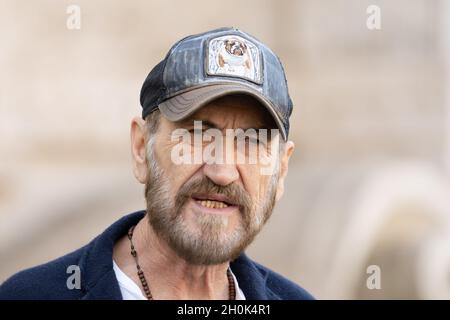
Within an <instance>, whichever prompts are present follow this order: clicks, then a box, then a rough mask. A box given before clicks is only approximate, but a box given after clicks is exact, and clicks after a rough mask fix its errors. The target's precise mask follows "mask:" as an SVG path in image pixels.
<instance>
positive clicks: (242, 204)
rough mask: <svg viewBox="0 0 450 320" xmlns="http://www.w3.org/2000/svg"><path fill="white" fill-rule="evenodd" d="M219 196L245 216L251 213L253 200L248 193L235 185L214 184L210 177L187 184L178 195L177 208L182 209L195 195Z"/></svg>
mask: <svg viewBox="0 0 450 320" xmlns="http://www.w3.org/2000/svg"><path fill="white" fill-rule="evenodd" d="M199 193H200V194H211V193H214V194H219V195H223V196H224V197H226V198H227V199H228V200H229V201H230V202H232V203H233V204H234V205H236V206H238V207H239V209H240V211H241V212H242V213H243V214H245V213H248V212H250V210H251V207H252V200H251V197H250V195H249V194H248V192H247V191H246V190H245V189H244V188H243V187H241V186H240V185H237V184H235V183H233V184H229V185H226V186H221V185H218V184H216V183H214V182H213V181H212V180H211V179H209V178H208V177H202V178H199V179H196V180H192V181H188V182H187V183H185V184H184V185H183V186H182V187H181V188H180V190H179V191H178V193H177V196H176V199H175V206H176V207H177V208H181V207H182V206H183V205H184V204H185V203H186V202H187V201H188V200H189V199H190V198H192V196H193V195H194V194H199Z"/></svg>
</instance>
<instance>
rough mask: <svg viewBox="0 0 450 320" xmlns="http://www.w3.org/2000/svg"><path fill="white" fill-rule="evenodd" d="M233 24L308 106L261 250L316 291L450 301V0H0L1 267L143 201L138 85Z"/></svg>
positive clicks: (45, 253)
mask: <svg viewBox="0 0 450 320" xmlns="http://www.w3.org/2000/svg"><path fill="white" fill-rule="evenodd" d="M73 4H75V5H78V6H79V7H80V9H81V29H80V30H69V29H68V28H67V27H66V20H67V18H68V17H69V15H68V14H67V13H66V9H67V7H68V6H69V5H73ZM369 5H377V6H379V7H380V8H381V29H380V30H369V29H368V28H367V27H366V20H367V18H368V14H367V13H366V9H367V7H368V6H369ZM221 26H234V27H238V28H240V29H243V30H245V31H247V32H249V33H250V34H253V35H254V36H255V37H257V38H259V39H261V40H262V41H264V42H265V43H267V44H268V45H269V46H271V47H272V48H273V49H274V51H275V52H276V53H277V54H278V55H279V56H280V57H281V59H282V61H283V63H284V66H285V69H286V73H287V77H288V82H289V86H290V92H291V96H292V98H293V101H294V105H295V107H294V113H293V116H292V118H291V127H292V131H291V132H292V133H291V138H292V140H294V142H295V143H296V147H297V148H296V153H295V156H294V159H293V160H292V162H291V167H290V171H289V177H288V181H287V190H286V194H285V196H284V198H283V199H282V201H281V202H280V203H279V205H278V206H277V208H276V212H275V213H274V215H273V216H272V218H271V220H270V221H269V223H268V225H267V226H266V228H265V229H264V230H263V232H262V233H261V234H260V235H259V236H258V238H257V239H256V242H255V243H254V244H253V245H252V246H251V248H250V249H249V250H248V253H249V254H250V255H251V256H252V257H253V258H254V259H256V260H257V261H259V262H261V263H263V264H265V265H267V266H269V267H271V268H273V269H274V270H276V271H278V272H280V273H282V274H284V275H286V276H287V277H290V278H291V279H293V280H294V281H296V282H298V283H299V284H301V285H302V286H304V287H305V288H306V289H308V290H309V291H310V292H311V293H312V294H313V295H315V296H316V297H317V298H329V299H339V298H343V299H379V298H388V299H390V298H408V299H411V298H412V299H414V298H418V299H430V298H440V299H445V298H447V299H449V298H450V192H449V171H450V3H449V2H448V1H445V0H441V1H438V0H434V1H427V0H411V1H409V0H397V1H388V0H384V1H376V0H373V1H365V0H339V1H325V0H323V1H317V0H316V1H313V0H301V1H300V0H298V1H279V0H250V1H237V0H228V1H222V2H218V1H217V2H215V1H189V2H188V1H181V0H178V1H143V0H142V1H137V0H133V1H126V2H125V1H118V0H114V1H111V0H108V1H106V0H95V1H92V0H91V1H87V0H72V1H51V0H36V1H25V0H19V1H17V0H14V1H12V0H0V281H4V280H5V279H6V278H7V277H8V276H10V275H11V274H13V273H14V272H16V271H18V270H19V269H23V268H26V267H30V266H32V265H35V264H38V263H42V262H45V261H48V260H50V259H53V258H55V257H57V256H60V255H62V254H64V253H66V252H68V251H70V250H73V249H76V248H78V247H79V246H81V245H83V244H85V243H87V242H88V241H90V240H91V239H92V238H93V237H94V236H95V235H96V234H98V233H99V232H101V231H102V230H103V229H104V228H106V227H107V226H108V225H110V224H111V223H112V222H113V221H115V220H116V219H117V218H119V217H120V216H122V215H124V214H126V213H129V212H132V211H135V210H140V209H142V208H144V198H143V188H142V186H141V185H139V184H138V183H137V182H136V181H135V180H134V177H133V175H132V172H131V161H130V152H129V149H130V147H129V124H130V120H131V118H132V117H133V116H134V115H139V114H140V106H139V90H140V87H141V85H142V82H143V80H144V79H145V77H146V75H147V73H148V72H149V71H150V69H151V68H152V67H153V66H154V65H155V64H156V63H157V62H159V61H160V60H161V59H162V58H163V56H164V55H165V53H166V52H167V50H168V49H169V48H170V46H171V45H172V44H173V43H174V42H175V41H177V40H178V39H179V38H181V37H184V36H186V35H189V34H193V33H198V32H202V31H205V30H209V29H213V28H216V27H221ZM371 265H376V266H379V268H380V270H381V289H379V290H376V289H375V290H369V289H368V288H367V286H366V282H367V279H368V277H370V275H371V274H368V273H367V270H368V269H367V268H368V267H369V266H371Z"/></svg>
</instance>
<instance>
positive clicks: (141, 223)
mask: <svg viewBox="0 0 450 320" xmlns="http://www.w3.org/2000/svg"><path fill="white" fill-rule="evenodd" d="M141 105H142V108H143V111H142V119H141V118H135V119H133V120H132V123H131V147H132V148H131V151H132V158H133V172H134V175H135V177H136V179H137V180H138V181H139V182H140V183H142V184H145V197H146V202H147V210H146V211H145V212H144V211H142V212H137V213H133V214H131V215H128V216H125V217H124V218H122V219H121V220H119V221H118V222H116V223H114V224H113V225H112V226H111V227H109V228H108V229H107V230H106V231H105V232H104V233H102V234H101V235H99V236H98V237H97V238H95V239H94V240H93V241H92V242H91V243H90V244H88V245H87V246H85V247H83V248H81V249H79V250H77V251H75V252H73V253H70V254H68V255H66V256H64V257H61V258H59V259H57V260H54V261H52V262H49V263H47V264H44V265H42V266H38V267H35V268H32V269H29V270H25V271H22V272H20V273H18V274H16V275H14V276H13V277H12V278H10V279H9V280H7V281H6V282H5V283H4V284H2V286H1V287H0V298H2V299H11V298H12V299H15V298H18V299H252V300H259V299H311V298H312V297H311V295H309V294H308V293H307V292H306V291H305V290H303V289H302V288H300V287H299V286H297V285H296V284H294V283H293V282H291V281H289V280H287V279H286V278H284V277H282V276H281V275H278V274H277V273H275V272H273V271H271V270H269V269H267V268H266V267H264V266H261V265H259V264H258V263H256V262H254V261H252V260H251V259H250V258H248V257H247V256H246V255H245V253H244V250H245V248H246V247H247V246H248V245H249V244H250V243H251V242H252V241H253V239H254V238H255V236H256V235H257V234H258V232H259V231H260V230H261V228H262V227H263V225H264V224H265V222H266V221H267V220H268V219H269V217H270V215H271V213H272V209H273V206H274V204H275V203H276V202H277V201H278V200H279V199H280V198H281V196H282V194H283V188H284V180H285V177H286V175H287V171H288V161H289V158H290V156H291V154H292V152H293V149H294V145H293V143H292V142H291V141H289V140H288V133H289V116H290V114H291V112H292V102H291V99H290V97H289V94H288V88H287V82H286V78H285V75H284V71H283V68H282V65H281V62H280V61H279V59H278V57H277V56H276V55H275V54H274V53H273V52H272V51H271V50H270V49H269V48H267V47H266V46H265V45H264V44H262V43H261V42H259V41H258V40H256V39H255V38H253V37H251V36H250V35H248V34H246V33H244V32H242V31H240V30H237V29H232V28H222V29H218V30H213V31H209V32H206V33H203V34H199V35H194V36H190V37H187V38H184V39H182V40H180V41H179V42H177V43H176V44H175V45H174V46H173V47H172V48H171V49H170V51H169V53H168V54H167V55H166V57H165V58H164V60H163V61H161V62H160V63H159V64H158V65H156V66H155V67H154V68H153V70H152V71H151V72H150V73H149V75H148V77H147V79H146V80H145V82H144V84H143V87H142V90H141ZM223 137H226V140H225V141H224V140H223ZM68 268H73V269H70V270H75V271H77V270H78V271H79V279H78V280H79V284H78V285H77V282H76V280H77V279H75V280H74V279H73V278H71V279H68V278H69V277H72V274H71V273H70V272H69V273H68V270H69V269H68ZM75 275H76V274H75ZM69 280H70V281H69Z"/></svg>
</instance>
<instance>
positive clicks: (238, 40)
mask: <svg viewBox="0 0 450 320" xmlns="http://www.w3.org/2000/svg"><path fill="white" fill-rule="evenodd" d="M206 52H207V61H206V64H205V67H206V68H207V69H206V73H207V74H209V75H220V76H229V77H236V78H243V79H246V80H250V81H252V82H255V83H257V84H261V83H262V70H261V69H262V68H261V61H260V59H261V55H260V52H259V49H258V47H256V45H254V44H253V43H251V42H250V41H248V40H247V39H244V38H242V37H239V36H235V35H228V36H222V37H218V38H213V39H211V40H210V41H209V43H208V50H207V51H206Z"/></svg>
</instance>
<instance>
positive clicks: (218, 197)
mask: <svg viewBox="0 0 450 320" xmlns="http://www.w3.org/2000/svg"><path fill="white" fill-rule="evenodd" d="M192 199H194V200H215V201H222V202H225V203H226V204H228V206H236V204H235V203H234V202H233V201H231V200H230V199H229V198H228V197H226V196H224V195H223V194H218V193H210V194H203V193H201V194H200V193H199V194H193V195H192Z"/></svg>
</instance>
